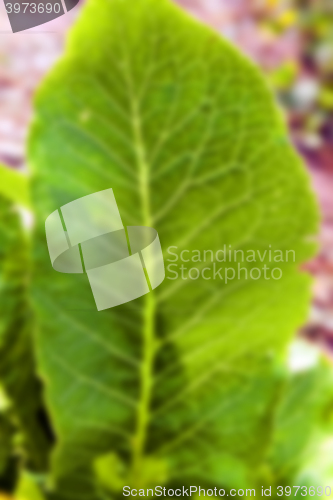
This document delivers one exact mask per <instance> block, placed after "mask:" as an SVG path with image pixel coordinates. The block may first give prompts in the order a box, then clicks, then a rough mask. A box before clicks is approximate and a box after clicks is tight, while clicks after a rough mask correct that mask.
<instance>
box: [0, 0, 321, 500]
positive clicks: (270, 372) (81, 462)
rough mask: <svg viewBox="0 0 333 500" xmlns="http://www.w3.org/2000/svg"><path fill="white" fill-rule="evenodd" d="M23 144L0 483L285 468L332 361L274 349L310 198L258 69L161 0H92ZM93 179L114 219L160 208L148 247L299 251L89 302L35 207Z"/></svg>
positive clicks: (270, 481) (295, 463) (67, 484)
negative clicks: (113, 202)
mask: <svg viewBox="0 0 333 500" xmlns="http://www.w3.org/2000/svg"><path fill="white" fill-rule="evenodd" d="M92 20H93V22H92ZM29 162H30V165H31V168H32V171H33V179H34V180H33V185H32V196H31V197H32V200H33V210H34V215H35V230H34V234H33V237H32V245H31V242H30V241H29V236H28V235H27V234H26V233H27V231H26V229H24V228H23V227H20V218H19V216H18V213H17V211H15V206H16V204H17V203H18V202H20V201H21V204H22V205H26V206H27V205H28V204H29V202H28V200H29V194H28V193H29V189H27V188H26V187H22V186H23V185H24V186H25V181H24V180H23V177H19V175H18V174H12V173H11V172H10V173H9V172H8V171H6V170H4V169H1V170H0V178H1V179H2V180H3V182H2V188H1V194H2V195H3V197H4V201H3V206H2V207H1V221H2V223H1V224H0V229H1V232H0V236H1V245H0V252H1V254H0V262H1V289H0V293H1V344H0V347H1V359H2V360H4V364H3V365H2V366H3V367H2V368H1V370H0V380H1V383H2V386H3V388H4V391H5V393H6V395H7V397H8V400H9V402H10V404H9V408H7V409H6V410H5V411H4V413H3V418H4V419H7V417H8V418H9V422H12V421H13V425H14V428H13V430H12V431H11V432H10V433H5V434H4V438H3V444H2V446H3V449H4V450H5V453H3V454H2V456H1V460H0V467H1V470H0V478H4V480H3V481H2V485H3V486H2V487H3V488H4V489H5V490H6V491H9V492H14V494H15V490H16V496H17V499H18V500H25V498H24V496H25V495H27V496H28V497H29V500H40V495H41V491H40V486H42V489H43V491H44V494H45V498H50V499H52V500H64V499H73V500H79V499H84V498H87V499H89V500H101V499H103V498H104V499H105V498H115V497H117V496H120V495H121V488H122V485H125V484H129V485H131V486H133V487H147V486H152V485H154V484H161V483H162V484H163V485H168V486H170V487H173V486H175V485H179V484H181V485H190V484H192V485H195V484H200V485H201V486H206V487H210V486H213V487H214V486H218V487H226V488H227V487H242V486H246V487H251V486H252V487H261V486H262V485H265V486H266V485H267V486H272V487H274V486H275V485H281V484H282V485H284V484H285V485H288V484H289V485H290V484H292V482H293V480H294V478H295V477H297V475H298V474H300V472H301V471H302V469H303V466H304V463H305V461H306V460H307V452H309V450H310V449H311V451H313V447H314V448H316V447H319V446H320V443H321V442H322V440H323V438H322V435H321V433H322V434H323V435H325V432H326V431H325V428H324V425H326V426H328V425H329V421H330V415H331V409H330V403H331V389H330V382H331V378H330V370H329V369H328V368H327V367H318V368H316V369H313V370H310V371H309V372H307V373H305V374H301V375H297V376H291V375H289V374H288V370H287V369H286V368H285V367H284V359H285V355H286V349H287V346H288V345H289V342H290V340H291V339H292V336H293V333H294V332H295V330H296V328H297V327H298V326H299V325H300V324H301V323H302V321H304V319H305V317H306V314H307V309H308V305H309V299H310V291H309V285H310V280H309V278H308V277H307V276H306V275H304V274H301V273H300V272H299V269H298V268H299V265H300V264H301V263H302V262H303V261H304V260H306V259H308V258H310V257H311V256H312V255H313V253H314V251H315V247H314V245H313V244H312V243H310V242H309V241H308V237H309V236H311V235H313V234H314V233H315V232H316V231H317V222H318V213H317V208H316V205H315V201H314V197H313V194H312V193H311V190H310V187H309V181H308V178H307V175H306V173H305V171H304V169H303V166H302V164H301V161H300V160H299V158H298V156H297V155H296V154H295V152H294V151H293V148H292V146H291V145H290V143H289V140H288V137H287V130H286V126H285V124H284V123H283V119H282V117H281V114H280V113H279V112H278V110H277V108H276V106H275V104H274V101H273V98H272V95H271V93H270V92H269V90H268V88H267V86H266V85H265V83H264V81H263V78H262V76H261V75H260V73H259V71H258V70H257V69H256V68H255V67H254V66H253V65H252V64H251V63H250V62H249V61H248V60H247V59H246V58H244V57H243V56H242V55H240V54H239V53H238V52H237V51H236V50H235V49H234V48H233V47H231V46H230V45H229V44H228V43H227V42H225V41H223V40H221V38H220V37H219V36H218V35H217V34H215V33H213V32H212V31H210V30H209V29H208V28H206V27H204V26H202V25H200V24H198V23H197V22H195V21H194V20H192V19H191V18H189V17H188V16H187V15H186V14H185V13H183V12H182V11H181V10H180V9H179V8H177V7H175V6H174V5H173V4H172V3H171V2H169V1H168V0H159V1H158V2H157V1H156V0H136V2H135V3H132V2H129V0H126V1H124V0H112V1H107V0H98V1H97V0H89V1H88V3H87V4H86V5H85V7H84V9H83V13H82V15H81V18H80V19H79V21H78V23H77V25H76V27H75V28H74V29H73V30H72V32H71V34H70V38H69V43H68V47H67V49H66V53H65V55H64V57H63V58H62V60H61V61H60V62H59V63H58V64H57V65H56V67H55V68H54V70H53V71H52V72H51V74H50V75H49V76H48V78H47V79H46V80H45V82H44V84H43V85H42V87H41V88H40V90H39V92H38V94H37V98H36V117H35V121H34V123H33V126H32V130H31V134H30V139H29ZM15 176H16V178H15ZM15 182H17V189H15V187H14V188H13V185H14V186H15ZM109 187H112V188H113V190H114V192H115V195H116V199H117V201H118V204H119V208H120V211H121V213H122V215H123V220H124V222H125V225H147V226H153V227H156V229H157V230H158V232H159V235H160V238H161V242H162V246H163V248H164V250H166V249H167V248H168V246H170V245H177V246H178V247H179V249H180V250H181V249H185V248H186V249H189V250H192V249H199V250H204V249H207V248H209V249H211V250H213V251H216V250H218V249H219V248H221V247H222V246H223V245H224V243H228V244H230V245H231V246H232V248H238V249H243V250H246V249H248V248H251V249H255V250H256V249H259V250H262V249H265V248H267V246H268V245H271V248H272V249H273V250H274V249H275V248H277V249H280V250H283V249H290V248H292V249H293V250H294V251H295V253H296V257H297V258H296V262H292V263H279V265H281V268H282V269H283V279H282V280H281V281H272V280H270V281H268V280H265V279H264V278H262V279H260V280H257V281H253V280H252V281H245V280H244V281H240V282H238V283H237V285H228V286H226V285H225V284H224V283H221V281H219V280H218V281H214V282H204V283H201V282H200V283H199V282H194V281H193V282H190V281H181V280H179V281H177V282H172V281H169V280H166V281H165V283H164V284H163V286H161V287H159V288H158V289H156V291H154V292H153V293H150V294H148V295H146V296H144V297H142V298H140V299H138V300H136V301H135V302H132V303H129V304H124V305H122V306H119V307H117V308H114V309H111V310H107V311H103V312H97V311H96V310H95V306H94V301H93V297H92V295H91V290H90V287H89V284H88V282H87V280H86V277H85V276H84V275H72V274H71V275H66V274H61V273H55V272H54V271H53V269H52V267H51V265H50V260H49V255H48V250H47V245H46V240H45V229H44V223H45V219H46V217H47V216H48V215H49V214H50V213H51V212H53V211H54V210H56V209H58V208H59V207H60V206H62V205H64V204H65V203H68V202H70V201H72V200H73V199H76V198H79V197H81V196H84V195H87V194H90V193H92V192H95V191H99V190H103V189H106V188H109ZM19 193H20V194H19ZM31 246H32V252H31V249H30V247H31ZM166 256H167V254H166ZM263 263H265V262H263ZM230 265H232V264H230ZM251 265H252V264H251V263H244V267H246V266H247V267H248V269H251V267H250V266H251ZM41 381H42V382H41ZM41 385H42V386H43V395H44V397H43V400H42V398H41ZM300 409H301V411H300ZM1 415H2V413H1ZM6 425H8V424H6ZM319 434H320V436H321V437H320V440H319V441H318V443H317V444H316V438H317V437H318V435H319ZM11 436H12V437H11ZM8 437H9V439H8ZM51 447H53V452H52V459H51V463H50V464H49V454H50V452H49V450H50V448H51ZM8 464H14V465H11V468H12V470H13V472H12V476H13V480H12V481H11V482H10V484H7V483H6V479H7V470H8V467H9V465H8ZM108 471H109V473H108ZM27 472H28V474H27ZM22 485H23V486H22ZM22 491H23V493H22ZM27 491H29V492H28V493H26V492H27Z"/></svg>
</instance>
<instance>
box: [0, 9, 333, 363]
mask: <svg viewBox="0 0 333 500" xmlns="http://www.w3.org/2000/svg"><path fill="white" fill-rule="evenodd" d="M177 1H178V3H179V4H180V5H182V6H183V7H184V8H185V9H187V10H188V11H189V12H190V13H191V14H192V15H193V16H195V17H197V18H198V19H200V20H202V21H203V22H205V23H207V24H209V25H211V26H212V27H213V28H214V29H216V30H217V31H218V32H220V33H221V34H222V35H223V36H224V37H226V38H228V39H229V40H231V41H232V42H233V43H235V44H236V45H238V46H239V47H240V48H241V50H242V51H243V52H245V53H246V54H248V55H249V56H250V57H251V58H252V59H253V60H254V61H255V62H256V63H257V64H258V65H259V66H260V67H261V68H262V69H263V71H264V73H265V75H266V76H267V79H268V81H269V82H270V84H271V86H272V88H273V89H274V92H275V93H276V95H277V98H278V99H279V101H280V103H281V106H282V107H283V108H284V110H285V111H286V115H287V119H288V122H289V126H290V130H291V134H292V138H293V140H294V143H295V145H296V147H297V149H298V150H299V151H300V153H301V155H302V156H303V157H304V159H305V162H306V165H307V168H308V170H309V172H310V175H311V178H312V183H313V187H314V190H315V192H316V193H317V196H318V199H319V203H320V207H321V214H322V224H321V232H320V235H319V248H320V250H319V252H318V255H317V257H316V258H315V259H314V260H313V261H311V262H309V263H308V264H307V265H306V268H307V270H308V271H309V272H311V273H312V274H313V275H314V276H315V284H314V289H313V302H312V310H311V313H310V317H309V320H308V323H307V324H306V325H305V326H304V328H303V329H302V331H301V332H299V334H300V335H302V336H304V337H306V338H307V339H308V340H310V341H311V342H315V343H316V344H318V345H320V347H321V348H322V349H323V350H324V352H325V353H326V354H327V356H328V357H331V358H333V2H332V0H177ZM82 4H83V1H81V2H80V4H79V6H78V8H76V9H74V10H73V11H71V12H70V13H69V14H67V15H65V16H62V17H60V18H58V19H56V20H54V21H52V22H50V23H48V24H46V25H43V26H42V27H37V28H34V29H31V30H29V31H27V32H22V33H17V34H15V35H13V34H12V33H11V31H10V26H9V21H8V19H7V16H6V12H5V8H4V4H3V3H1V5H0V40H1V41H0V162H3V163H5V164H7V165H11V166H12V167H13V168H15V169H25V168H26V166H25V156H24V151H25V139H26V133H27V129H28V124H29V121H30V119H31V113H32V98H33V95H34V91H35V89H36V88H37V86H38V84H39V82H40V81H41V79H42V77H43V75H44V74H45V73H46V72H47V71H48V70H49V69H50V68H51V67H52V65H53V64H54V62H55V61H56V59H57V58H58V57H59V56H60V55H61V53H62V51H63V48H64V43H65V39H66V32H67V30H68V29H69V27H70V26H71V25H72V23H73V22H74V20H75V18H76V16H77V15H78V14H79V10H80V6H82Z"/></svg>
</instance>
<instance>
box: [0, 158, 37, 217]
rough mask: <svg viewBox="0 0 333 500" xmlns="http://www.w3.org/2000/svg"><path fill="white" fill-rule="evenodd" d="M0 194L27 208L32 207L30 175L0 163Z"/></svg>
mask: <svg viewBox="0 0 333 500" xmlns="http://www.w3.org/2000/svg"><path fill="white" fill-rule="evenodd" d="M0 179H1V182H0V195H1V196H3V197H4V198H6V199H8V200H10V201H13V202H16V203H18V204H19V205H22V206H23V207H25V208H30V207H31V201H30V190H29V181H28V177H27V176H25V175H23V174H21V173H19V172H16V171H15V170H12V169H10V168H8V167H6V166H4V165H1V164H0Z"/></svg>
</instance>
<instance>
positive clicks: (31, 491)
mask: <svg viewBox="0 0 333 500" xmlns="http://www.w3.org/2000/svg"><path fill="white" fill-rule="evenodd" d="M0 500H1V498H0ZM15 500H45V497H44V495H43V494H42V492H41V490H40V487H39V486H38V481H37V479H36V477H35V476H33V475H31V474H27V473H22V476H21V478H20V481H19V484H18V487H17V490H16V492H15Z"/></svg>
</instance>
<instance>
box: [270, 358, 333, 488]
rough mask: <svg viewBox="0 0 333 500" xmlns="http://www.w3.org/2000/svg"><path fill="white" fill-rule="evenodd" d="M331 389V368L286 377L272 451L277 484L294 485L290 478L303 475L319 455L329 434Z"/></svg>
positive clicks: (319, 367) (324, 367) (275, 420)
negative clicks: (309, 463)
mask: <svg viewBox="0 0 333 500" xmlns="http://www.w3.org/2000/svg"><path fill="white" fill-rule="evenodd" d="M331 387H332V370H331V367H327V366H318V367H316V368H313V369H311V370H309V371H306V372H304V373H299V374H296V375H295V374H294V375H293V376H290V375H289V376H288V377H286V380H285V382H284V384H283V387H282V390H281V397H280V398H279V402H278V404H277V407H276V411H275V414H274V418H273V425H272V429H273V432H272V440H271V445H270V447H269V450H268V460H269V463H270V467H271V469H272V471H273V474H274V482H275V484H276V485H278V484H279V485H280V484H284V485H288V486H290V479H291V478H295V476H296V474H298V475H299V474H300V472H301V471H303V469H304V466H305V465H306V464H307V463H308V462H309V461H311V459H313V457H314V456H316V455H317V454H318V450H319V449H320V448H321V444H322V442H323V436H325V435H326V436H328V434H329V433H328V432H327V431H325V420H327V417H328V415H325V413H326V410H327V406H328V405H331V404H332V389H331ZM326 436H325V438H326ZM312 470H316V469H315V468H313V469H312ZM317 472H319V471H318V469H317ZM271 484H272V480H271V483H270V485H271ZM293 484H300V483H293ZM310 484H312V483H310Z"/></svg>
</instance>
